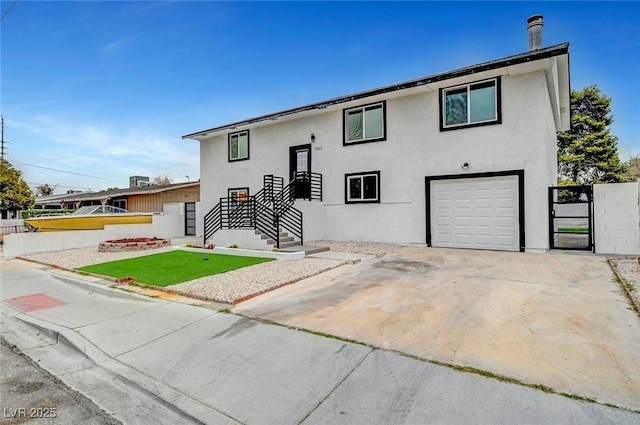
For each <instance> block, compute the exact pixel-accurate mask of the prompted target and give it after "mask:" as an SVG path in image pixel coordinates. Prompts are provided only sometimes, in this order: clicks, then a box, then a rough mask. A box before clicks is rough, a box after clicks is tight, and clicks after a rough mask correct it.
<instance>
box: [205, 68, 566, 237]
mask: <svg viewBox="0 0 640 425" xmlns="http://www.w3.org/2000/svg"><path fill="white" fill-rule="evenodd" d="M456 84H457V82H456V81H446V82H442V83H441V87H449V86H453V85H456ZM501 88H502V90H501V92H502V99H501V101H502V123H501V124H496V125H487V126H482V127H474V128H465V129H458V130H452V131H440V126H439V120H440V114H439V99H438V97H439V91H438V90H437V89H438V87H437V86H434V88H431V89H429V90H427V89H425V91H424V92H422V93H417V94H412V95H407V96H399V95H397V94H396V95H395V96H396V97H389V96H387V97H386V98H385V97H384V96H383V97H372V98H370V99H367V100H366V101H364V102H353V103H348V104H343V105H340V107H339V108H334V109H327V110H325V111H319V112H318V113H316V114H315V115H310V116H304V117H300V118H298V119H295V120H289V121H282V122H280V121H272V122H270V123H269V124H268V125H261V126H258V127H253V128H250V159H249V160H246V161H237V162H229V161H228V158H227V154H228V153H227V134H224V135H217V136H215V137H212V138H210V139H207V140H205V141H203V142H201V176H202V184H201V187H202V189H201V192H202V193H201V200H202V210H203V213H206V212H207V211H209V210H210V209H211V208H212V207H213V206H214V205H215V204H217V202H218V201H219V198H220V197H224V196H227V189H228V188H235V187H249V189H250V194H254V193H255V192H256V191H258V190H259V189H260V188H261V187H262V178H263V175H265V174H275V175H278V176H282V177H285V179H286V180H288V179H287V177H288V174H289V147H290V146H296V145H303V144H308V143H310V136H311V133H313V134H314V135H315V143H313V144H312V147H311V164H312V165H311V168H312V171H313V172H317V173H321V174H322V175H323V184H324V187H323V202H322V203H318V204H319V205H322V206H323V207H322V208H321V209H320V210H318V209H317V207H315V209H314V211H313V213H310V214H307V215H309V216H308V217H307V215H305V239H306V240H310V239H309V236H311V235H313V236H314V239H315V236H316V235H318V236H322V237H324V238H329V239H338V240H369V241H385V242H404V243H424V242H425V241H426V214H427V212H426V203H425V176H440V175H459V174H464V173H486V172H497V171H511V170H524V171H525V174H524V175H525V177H524V178H525V206H526V209H525V216H526V225H525V229H526V230H525V231H526V247H527V249H531V250H544V249H547V248H548V240H547V237H546V232H545V229H546V220H547V205H546V199H547V187H548V186H551V185H553V184H554V183H555V159H554V158H555V150H554V149H555V148H554V147H555V124H554V119H553V112H552V110H551V105H550V102H549V97H548V94H547V88H546V80H545V74H544V71H536V72H533V73H527V74H522V75H518V76H509V75H503V76H502V77H501ZM379 100H386V126H387V127H386V129H387V139H386V140H384V141H380V142H373V143H363V144H358V145H349V146H343V136H342V131H343V122H342V121H343V120H342V114H343V108H347V107H351V106H357V105H362V104H368V103H372V102H375V101H379ZM465 162H467V163H468V164H469V168H468V169H462V168H461V165H462V164H463V163H465ZM367 171H379V172H380V203H379V204H361V205H353V204H345V174H346V173H357V172H367ZM306 209H309V208H306ZM312 216H313V217H312Z"/></svg>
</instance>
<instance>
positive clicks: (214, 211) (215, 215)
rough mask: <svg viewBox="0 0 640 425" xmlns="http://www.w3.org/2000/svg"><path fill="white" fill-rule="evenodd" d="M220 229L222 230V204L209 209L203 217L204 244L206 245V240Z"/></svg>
mask: <svg viewBox="0 0 640 425" xmlns="http://www.w3.org/2000/svg"><path fill="white" fill-rule="evenodd" d="M220 229H222V202H220V203H218V204H217V205H216V206H215V207H213V208H211V211H209V212H208V213H207V214H206V215H205V216H204V243H207V240H209V238H210V237H211V236H213V234H214V233H215V232H217V231H218V230H220Z"/></svg>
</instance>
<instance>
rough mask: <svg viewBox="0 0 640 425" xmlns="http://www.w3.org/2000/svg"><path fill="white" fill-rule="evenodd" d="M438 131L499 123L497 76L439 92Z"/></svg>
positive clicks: (500, 118) (498, 86)
mask: <svg viewBox="0 0 640 425" xmlns="http://www.w3.org/2000/svg"><path fill="white" fill-rule="evenodd" d="M440 102H441V108H440V130H441V131H442V130H452V129H456V128H461V127H475V126H479V125H487V124H499V123H500V122H501V120H502V117H501V110H500V77H497V78H493V79H491V80H486V81H480V82H476V83H471V84H465V85H463V86H456V87H450V88H448V89H441V90H440Z"/></svg>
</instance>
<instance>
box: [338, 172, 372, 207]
mask: <svg viewBox="0 0 640 425" xmlns="http://www.w3.org/2000/svg"><path fill="white" fill-rule="evenodd" d="M345 183H346V188H345V191H346V192H345V202H346V203H347V204H355V203H372V202H376V203H379V202H380V171H369V172H366V173H353V174H345Z"/></svg>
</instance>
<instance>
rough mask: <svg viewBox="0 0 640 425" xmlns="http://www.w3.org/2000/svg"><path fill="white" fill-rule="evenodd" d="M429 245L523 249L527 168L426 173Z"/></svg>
mask: <svg viewBox="0 0 640 425" xmlns="http://www.w3.org/2000/svg"><path fill="white" fill-rule="evenodd" d="M425 185H426V205H427V211H426V213H427V244H428V245H429V246H434V247H442V248H471V249H489V250H499V251H524V171H522V170H516V171H506V172H496V173H480V174H461V175H454V176H432V177H426V178H425Z"/></svg>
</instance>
